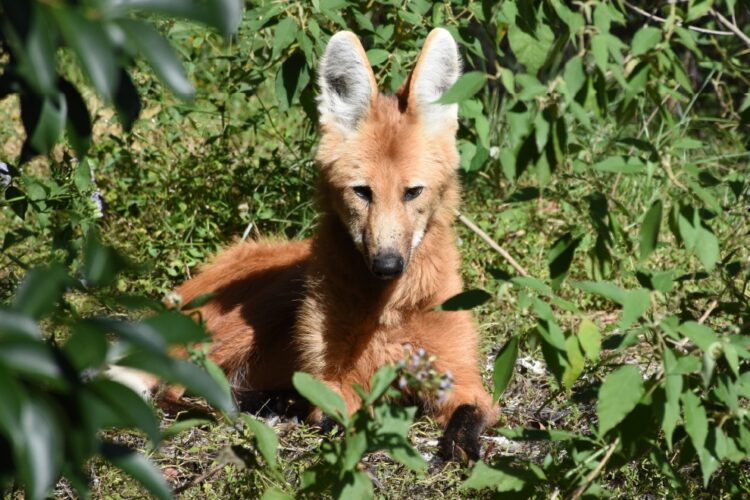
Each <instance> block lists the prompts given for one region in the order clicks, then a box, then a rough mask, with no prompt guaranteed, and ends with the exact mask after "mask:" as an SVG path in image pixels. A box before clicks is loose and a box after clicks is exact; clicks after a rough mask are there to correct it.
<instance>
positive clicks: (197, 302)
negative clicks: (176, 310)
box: [180, 292, 216, 311]
mask: <svg viewBox="0 0 750 500" xmlns="http://www.w3.org/2000/svg"><path fill="white" fill-rule="evenodd" d="M215 297H216V294H215V293H212V292H209V293H202V294H200V295H197V296H195V297H193V298H192V299H191V300H190V301H188V303H187V304H185V305H184V306H182V307H181V308H180V310H181V311H189V310H191V309H198V308H200V307H203V306H204V305H206V304H208V303H209V302H211V301H212V300H213V299H214V298H215Z"/></svg>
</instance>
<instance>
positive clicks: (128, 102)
mask: <svg viewBox="0 0 750 500" xmlns="http://www.w3.org/2000/svg"><path fill="white" fill-rule="evenodd" d="M114 103H115V108H116V109H117V114H118V116H119V117H120V121H121V122H122V128H124V129H125V131H126V132H130V130H131V129H132V128H133V124H134V123H135V120H136V119H138V115H139V114H140V113H141V100H140V98H139V97H138V89H136V88H135V85H134V84H133V80H132V79H131V78H130V75H129V74H128V72H127V71H125V69H124V68H121V69H120V75H119V79H118V85H117V91H116V92H115V98H114Z"/></svg>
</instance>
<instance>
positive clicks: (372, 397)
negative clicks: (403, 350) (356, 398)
mask: <svg viewBox="0 0 750 500" xmlns="http://www.w3.org/2000/svg"><path fill="white" fill-rule="evenodd" d="M396 375H397V372H396V368H395V367H394V366H393V365H385V366H382V367H380V368H379V369H378V371H376V372H375V375H373V376H372V380H371V381H370V394H368V395H367V398H365V399H364V404H366V405H371V404H372V403H374V402H375V401H376V400H378V399H379V398H380V397H381V396H382V395H383V394H384V393H385V391H387V390H388V388H389V387H390V386H391V384H392V383H393V381H394V380H396Z"/></svg>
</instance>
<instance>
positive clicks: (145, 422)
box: [87, 378, 161, 445]
mask: <svg viewBox="0 0 750 500" xmlns="http://www.w3.org/2000/svg"><path fill="white" fill-rule="evenodd" d="M87 388H88V389H89V390H90V391H91V393H92V394H94V395H96V397H97V398H98V399H99V401H101V403H102V404H104V405H105V406H106V407H107V408H108V409H109V410H110V411H111V412H112V414H113V415H114V416H115V417H116V420H115V421H111V422H104V423H102V422H100V423H99V424H100V425H102V426H117V427H126V426H128V427H130V426H132V427H135V428H137V429H140V430H142V431H143V432H145V433H146V435H147V436H148V437H149V439H150V440H151V442H152V443H153V444H154V445H156V444H159V442H160V441H161V432H159V421H158V420H157V419H156V416H155V415H154V412H153V410H152V409H151V407H150V406H149V405H148V404H147V403H146V401H144V400H143V398H142V397H141V396H139V395H138V394H136V393H135V392H133V390H132V389H130V388H129V387H126V386H124V385H122V384H120V383H118V382H115V381H113V380H109V379H106V378H99V379H97V380H94V381H93V382H91V383H89V384H87Z"/></svg>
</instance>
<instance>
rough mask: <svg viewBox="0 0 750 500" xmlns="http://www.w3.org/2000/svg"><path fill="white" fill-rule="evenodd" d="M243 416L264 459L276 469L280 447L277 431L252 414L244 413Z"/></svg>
mask: <svg viewBox="0 0 750 500" xmlns="http://www.w3.org/2000/svg"><path fill="white" fill-rule="evenodd" d="M242 418H243V419H244V421H245V425H247V426H248V428H249V429H250V431H251V432H252V433H253V436H254V437H255V445H256V446H257V447H258V451H260V454H261V455H262V456H263V459H264V460H265V461H266V463H267V464H268V465H269V466H270V467H271V468H272V469H275V468H276V467H277V463H276V450H277V449H278V447H279V438H278V437H276V432H275V431H274V430H273V429H271V428H270V427H268V426H267V425H266V424H264V423H263V422H261V421H260V420H258V419H256V418H255V417H253V416H251V415H247V414H244V415H242Z"/></svg>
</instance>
